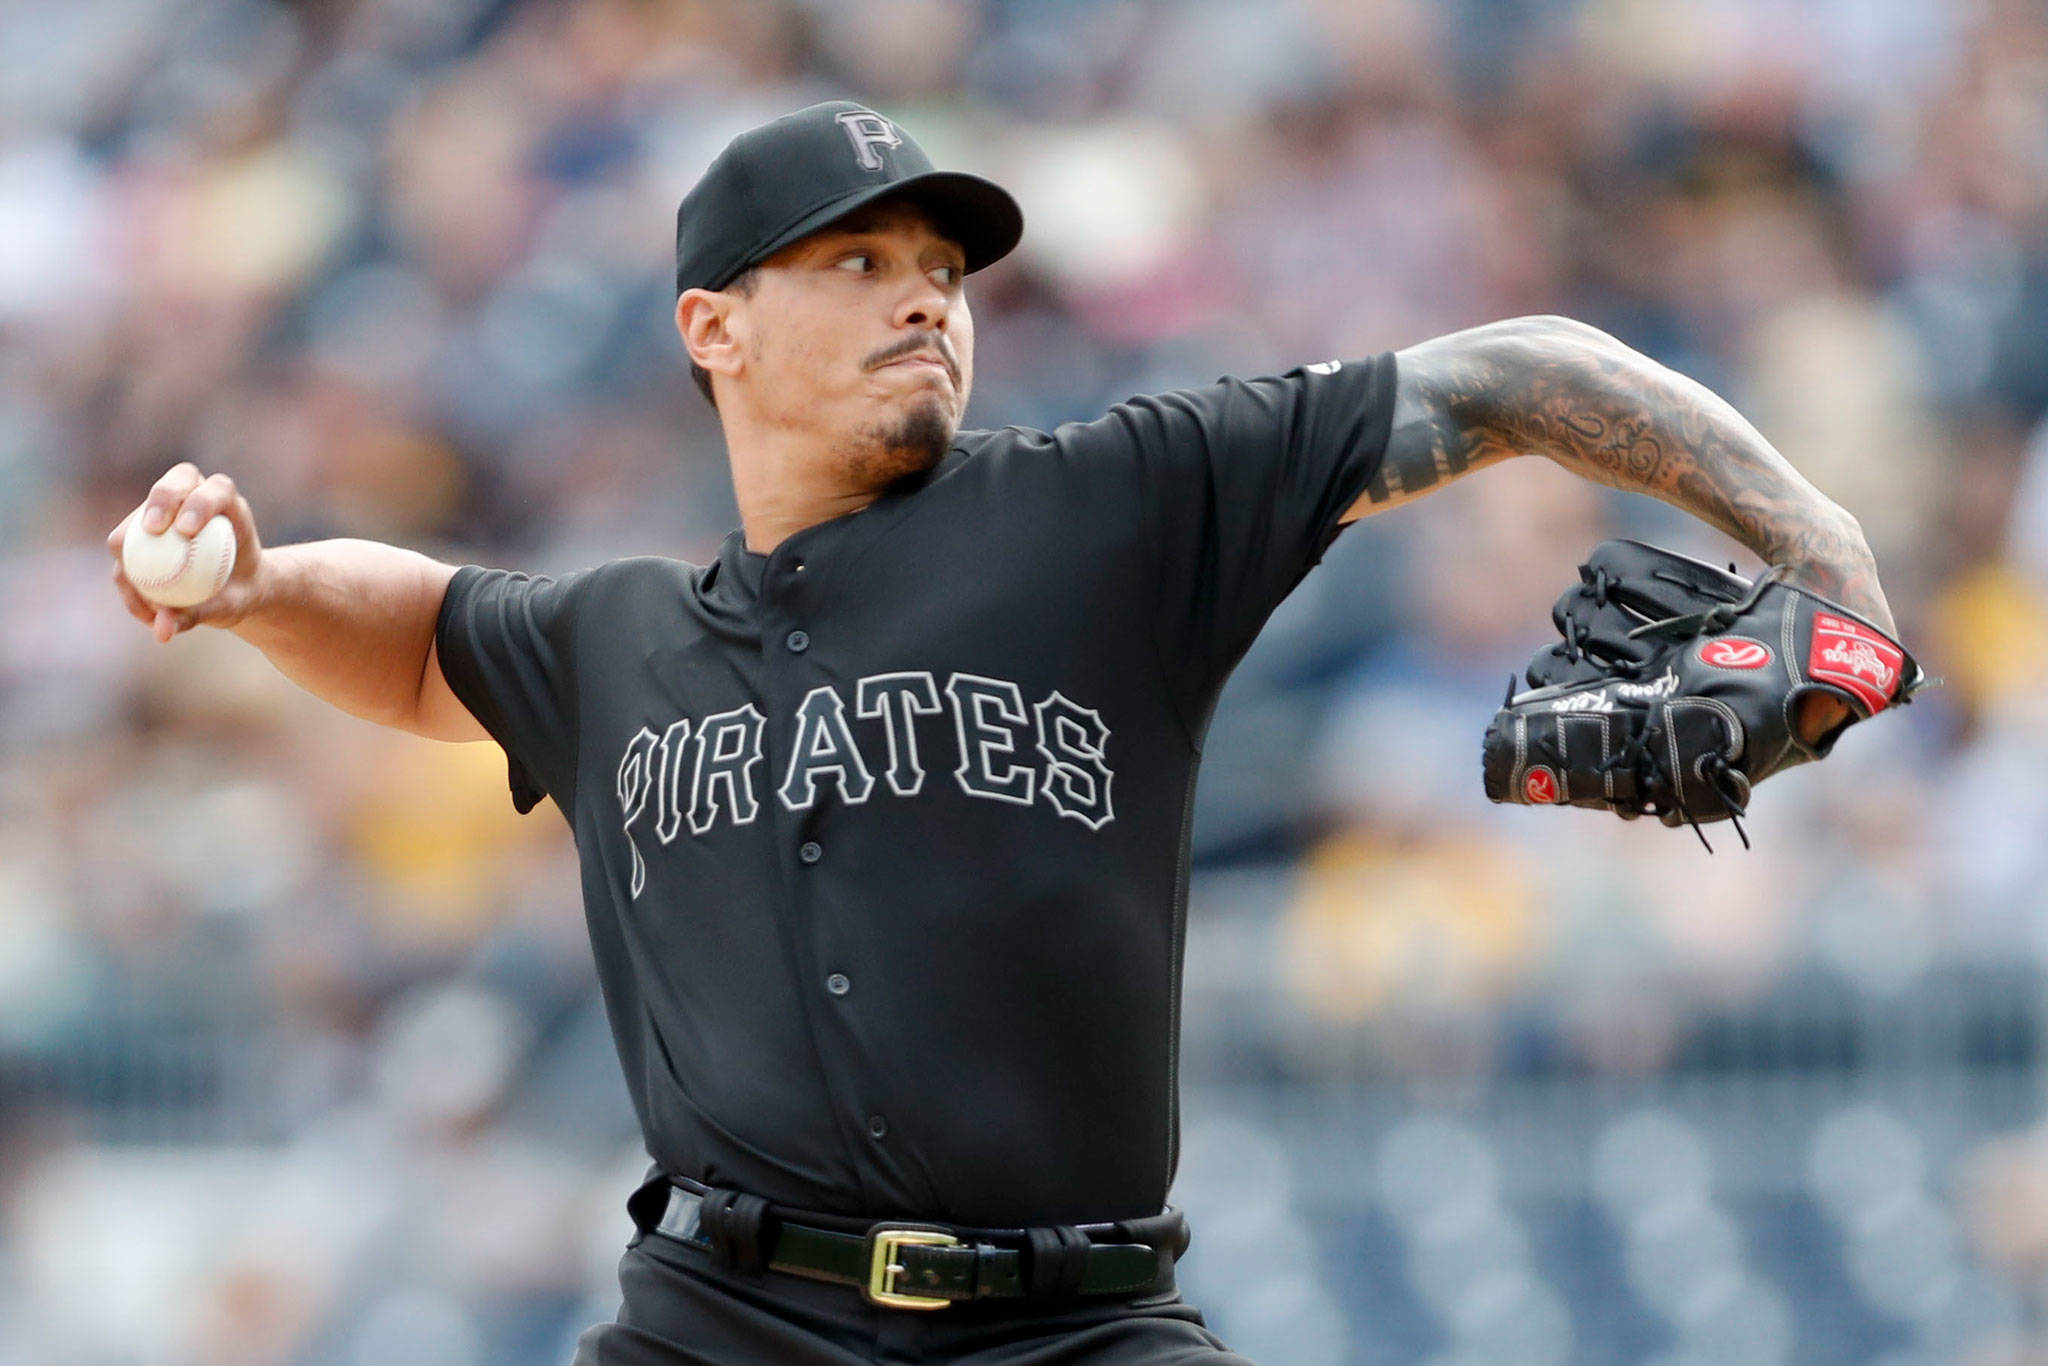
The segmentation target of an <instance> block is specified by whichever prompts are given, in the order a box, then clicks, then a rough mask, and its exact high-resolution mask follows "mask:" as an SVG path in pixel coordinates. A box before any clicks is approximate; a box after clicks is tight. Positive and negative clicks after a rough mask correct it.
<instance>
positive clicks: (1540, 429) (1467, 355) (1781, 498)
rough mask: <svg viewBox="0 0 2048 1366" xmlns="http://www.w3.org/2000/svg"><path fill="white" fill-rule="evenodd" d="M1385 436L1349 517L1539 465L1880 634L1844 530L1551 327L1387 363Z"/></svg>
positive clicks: (1658, 381)
mask: <svg viewBox="0 0 2048 1366" xmlns="http://www.w3.org/2000/svg"><path fill="white" fill-rule="evenodd" d="M1399 371H1400V373H1399V386H1398V389H1397V391H1396V398H1395V405H1394V422H1393V431H1392V434H1391V436H1390V437H1389V439H1388V443H1387V452H1386V456H1385V459H1384V460H1383V461H1382V463H1381V465H1380V468H1379V470H1378V472H1377V473H1375V474H1374V476H1373V478H1372V481H1371V482H1370V483H1369V484H1368V485H1367V487H1366V490H1365V496H1364V497H1363V498H1362V499H1361V500H1360V503H1359V506H1358V508H1357V509H1356V511H1358V512H1359V513H1360V514H1364V513H1368V512H1374V511H1378V510H1379V509H1380V508H1381V507H1385V506H1392V505H1394V504H1396V503H1401V502H1406V501H1407V500H1408V499H1410V498H1413V497H1415V496H1417V495H1419V494H1422V493H1425V492H1428V491H1429V490H1430V489H1432V488H1434V487H1436V486H1437V485H1439V484H1442V483H1445V482H1448V481H1449V480H1452V479H1455V478H1457V477H1458V476H1459V475H1461V474H1464V473H1466V472H1468V471H1470V470H1475V469H1479V468H1481V467H1483V466H1486V465H1490V464H1494V463H1496V462H1498V461H1501V460H1504V459H1506V458H1508V457H1509V456H1513V455H1522V454H1529V453H1534V454H1540V455H1544V456H1548V457H1549V458H1550V459H1552V460H1554V461H1556V462H1557V463H1559V464H1561V465H1564V466H1565V467H1566V468H1568V469H1571V470H1573V471H1574V472H1576V473H1579V474H1583V475H1585V476H1586V477H1588V478H1590V479H1595V480H1598V481H1599V482H1601V483H1603V484H1608V485H1611V486H1612V487H1614V488H1620V489H1629V490H1632V491H1635V492H1638V493H1647V494H1650V495H1651V496H1653V497H1656V498H1661V499H1663V500H1664V501H1665V502H1667V503H1670V504H1672V505H1673V506H1675V507H1679V508H1682V509H1684V510H1685V511H1687V512H1690V513H1692V514H1693V515H1694V516H1696V517H1699V518H1701V519H1702V520H1704V521H1706V522H1708V523H1709V524H1711V525H1713V526H1715V527H1718V528H1719V529H1720V530H1722V531H1724V532H1726V533H1727V534H1728V535H1730V536H1732V537H1734V538H1735V539H1736V540H1737V541H1740V542H1741V543H1742V544H1743V545H1745V546H1747V547H1749V548H1750V549H1751V550H1752V551H1754V552H1755V553H1756V554H1757V555H1758V556H1760V557H1761V558H1763V559H1764V560H1765V561H1766V562H1768V563H1771V564H1782V565H1784V566H1785V567H1786V568H1787V570H1788V571H1789V572H1790V573H1791V575H1792V577H1793V578H1794V580H1795V581H1797V582H1800V583H1804V584H1806V585H1808V586H1810V587H1812V588H1814V589H1815V590H1817V591H1819V592H1822V593H1825V594H1827V595H1828V596H1829V597H1832V598H1834V599H1836V600H1837V601H1839V602H1841V603H1842V604H1843V605H1845V606H1847V607H1849V608H1851V609H1853V610H1855V611H1859V612H1861V613H1863V614H1864V615H1866V616H1868V617H1870V618H1871V619H1872V620H1873V621H1874V622H1876V623H1877V624H1878V625H1880V626H1883V627H1885V628H1886V629H1891V627H1892V620H1891V611H1890V608H1889V607H1888V606H1887V605H1886V603H1885V599H1884V590H1883V589H1882V588H1880V587H1879V586H1878V582H1877V571H1876V567H1875V565H1874V564H1873V562H1872V560H1871V556H1870V550H1869V548H1868V546H1866V545H1865V543H1864V540H1863V534H1862V532H1861V530H1860V529H1859V528H1858V527H1857V525H1856V522H1855V519H1854V518H1852V517H1851V516H1850V515H1849V514H1848V513H1846V512H1844V511H1843V510H1842V509H1841V508H1839V507H1837V506H1835V504H1833V503H1832V502H1830V501H1828V499H1827V498H1826V497H1825V496H1824V495H1823V494H1822V493H1821V492H1820V491H1819V490H1818V489H1816V488H1814V487H1813V485H1811V484H1809V483H1808V482H1807V481H1806V480H1805V479H1804V478H1802V477H1801V476H1800V474H1799V472H1798V471H1797V470H1795V469H1793V468H1792V466H1791V465H1789V464H1788V463H1786V461H1785V458H1784V457H1783V456H1781V455H1779V454H1778V452H1777V451H1776V450H1774V449H1773V448H1772V447H1771V444H1770V443H1769V442H1768V441H1766V440H1764V438H1763V436H1762V434H1761V433H1759V432H1758V431H1757V430H1756V428H1754V427H1752V426H1751V425H1750V424H1749V423H1748V422H1747V421H1746V420H1744V418H1743V417H1742V415H1741V414H1740V413H1738V412H1736V411H1735V409H1734V408H1733V407H1731V406H1729V404H1728V403H1727V402H1726V401H1725V400H1723V399H1721V398H1719V397H1718V396H1716V395H1715V394H1714V393H1713V392H1711V391H1710V390H1708V389H1707V388H1706V387H1705V386H1703V385H1701V384H1699V383H1698V382H1696V381H1694V380H1691V379H1688V378H1687V377H1685V376H1684V375H1681V374H1678V373H1677V372H1676V371H1673V370H1670V369H1667V368H1666V367H1664V366H1662V365H1659V364H1657V363H1656V362H1655V361H1652V360H1650V359H1649V358H1648V357H1646V356H1643V355H1640V354H1638V353H1637V352H1635V351H1632V350H1630V349H1629V348H1627V347H1625V346H1623V345H1622V344H1621V343H1620V342H1617V341H1615V340H1614V339H1613V338H1612V337H1609V336H1607V335H1606V334H1605V333H1603V332H1600V331H1598V330H1597V329H1595V328H1591V327H1587V326H1585V325H1584V324H1582V323H1575V322H1572V321H1570V320H1569V319H1564V318H1517V319H1513V320H1511V321H1508V322H1503V323H1493V324H1489V325H1488V326H1486V327H1478V328H1473V329H1471V330H1470V331H1467V332H1458V333H1454V334H1452V335H1450V336H1448V337H1439V338H1437V339H1436V340H1434V341H1429V342H1424V343H1422V344H1421V345H1420V346H1414V347H1410V348H1408V349H1407V350H1405V351H1403V352H1401V354H1400V357H1399Z"/></svg>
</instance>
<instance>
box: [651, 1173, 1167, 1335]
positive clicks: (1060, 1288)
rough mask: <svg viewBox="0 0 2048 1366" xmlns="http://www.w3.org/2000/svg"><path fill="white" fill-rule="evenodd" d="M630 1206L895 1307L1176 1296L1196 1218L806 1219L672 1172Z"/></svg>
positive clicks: (703, 1241)
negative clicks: (995, 1224)
mask: <svg viewBox="0 0 2048 1366" xmlns="http://www.w3.org/2000/svg"><path fill="white" fill-rule="evenodd" d="M657 1201H663V1202H664V1203H661V1204H657V1203H656V1202H657ZM627 1203H628V1208H629V1209H631V1211H632V1213H633V1217H634V1222H635V1223H636V1224H637V1225H638V1226H639V1227H640V1229H641V1230H642V1231H643V1232H652V1233H659V1234H661V1235H662V1236H663V1237H667V1238H673V1239H675V1240H676V1241H677V1242H682V1243H688V1244H689V1245H691V1246H692V1247H697V1248H701V1249H703V1250H704V1251H706V1252H709V1253H711V1254H712V1255H714V1256H716V1257H718V1258H719V1259H720V1260H721V1261H723V1262H725V1263H726V1264H727V1265H729V1266H732V1267H734V1268H736V1269H739V1270H743V1271H762V1270H767V1271H784V1272H788V1273H789V1274H790V1275H793V1276H807V1277H809V1278H810V1279H812V1280H815V1281H829V1282H831V1283H833V1284H834V1285H850V1286H854V1287H857V1288H858V1289H859V1290H860V1292H861V1293H862V1294H863V1295H865V1296H867V1298H868V1300H869V1301H870V1302H871V1303H874V1304H878V1305H883V1306H886V1307H888V1308H891V1309H943V1308H945V1307H946V1306H947V1305H950V1304H956V1303H960V1302H962V1301H973V1300H1039V1301H1044V1302H1048V1303H1052V1302H1057V1301H1062V1300H1073V1299H1077V1298H1083V1297H1098V1296H1111V1295H1123V1296H1129V1295H1140V1294H1151V1293H1160V1292H1164V1291H1168V1290H1171V1289H1173V1263H1174V1261H1175V1259H1176V1258H1178V1257H1179V1256H1180V1254H1181V1253H1182V1252H1184V1251H1186V1250H1187V1245H1188V1233H1187V1222H1186V1220H1184V1219H1183V1218H1182V1217H1181V1214H1180V1211H1179V1210H1176V1209H1171V1208H1169V1209H1167V1210H1166V1211H1164V1212H1163V1213H1160V1214H1155V1215H1151V1216H1149V1217H1147V1218H1143V1219H1124V1220H1119V1221H1117V1222H1115V1223H1108V1224H1079V1225H1075V1224H1054V1225H1048V1226H1045V1227H1041V1228H1016V1229H982V1228H963V1227H960V1226H957V1225H952V1224H926V1223H915V1222H912V1223H902V1222H893V1221H890V1220H880V1221H867V1220H854V1219H844V1218H840V1217H838V1216H834V1215H820V1214H804V1213H801V1212H800V1211H794V1210H783V1209H781V1208H780V1207H778V1206H774V1205H770V1204H769V1203H768V1202H767V1201H766V1200H763V1199H762V1198H761V1197H760V1196H758V1195H744V1194H741V1193H740V1192H738V1191H729V1190H714V1189H712V1188H710V1187H707V1186H702V1185H700V1184H699V1183H697V1182H694V1181H687V1182H686V1181H680V1180H676V1179H673V1178H665V1177H658V1178H656V1179H654V1180H651V1181H649V1182H648V1183H647V1184H646V1185H644V1186H642V1187H641V1188H640V1189H639V1190H638V1191H635V1192H634V1194H633V1198H632V1199H631V1200H630V1201H628V1202H627ZM657 1209H658V1210H659V1211H660V1213H659V1217H655V1211H656V1210H657Z"/></svg>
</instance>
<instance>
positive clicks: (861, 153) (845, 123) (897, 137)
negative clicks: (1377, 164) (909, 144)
mask: <svg viewBox="0 0 2048 1366" xmlns="http://www.w3.org/2000/svg"><path fill="white" fill-rule="evenodd" d="M838 123H839V126H840V127H841V128H844V129H845V130H846V139H847V141H849V142H851V143H852V144H853V155H854V156H855V158H856V159H858V160H859V162H860V168H861V169H862V170H863V171H879V170H881V169H882V154H881V153H880V152H877V151H876V150H875V149H876V148H877V147H901V146H902V145H903V137H902V135H901V134H900V133H898V132H897V131H896V125H895V124H893V123H891V122H889V120H887V119H885V118H883V117H882V116H881V115H880V114H877V113H874V112H873V111H872V110H867V109H849V110H847V111H846V112H845V113H843V114H840V115H839V116H838Z"/></svg>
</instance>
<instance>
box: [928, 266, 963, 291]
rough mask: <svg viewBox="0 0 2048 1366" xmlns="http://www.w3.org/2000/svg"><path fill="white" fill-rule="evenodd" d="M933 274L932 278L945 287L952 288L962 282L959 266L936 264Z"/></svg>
mask: <svg viewBox="0 0 2048 1366" xmlns="http://www.w3.org/2000/svg"><path fill="white" fill-rule="evenodd" d="M931 274H932V278H933V279H934V280H936V281H937V282H938V284H939V285H940V287H941V288H944V289H951V288H952V287H953V286H955V285H957V284H959V283H960V275H961V270H960V267H958V266H934V267H933V268H932V272H931Z"/></svg>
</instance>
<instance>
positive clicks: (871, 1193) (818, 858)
mask: <svg viewBox="0 0 2048 1366" xmlns="http://www.w3.org/2000/svg"><path fill="white" fill-rule="evenodd" d="M832 529H834V528H830V527H823V528H817V529H814V530H813V531H811V532H810V533H807V534H806V533H800V534H799V535H798V536H795V537H792V538H791V539H790V540H788V541H785V542H784V543H783V544H782V545H780V546H778V547H777V548H776V549H775V551H774V552H773V553H772V554H770V556H769V557H768V562H767V564H766V565H765V566H764V567H763V572H762V575H761V590H760V623H761V691H762V701H763V703H764V704H765V708H766V710H767V712H768V714H769V715H770V716H771V717H775V718H778V719H780V720H781V724H779V725H776V724H771V725H770V726H769V728H768V734H767V736H766V739H765V747H764V754H765V757H766V758H767V761H768V762H767V772H766V774H765V775H764V776H765V778H766V780H767V784H768V787H769V789H770V790H769V792H768V793H766V794H764V796H765V799H766V806H767V809H768V810H769V811H770V812H771V813H772V817H773V820H774V822H775V831H776V856H777V859H778V861H779V862H780V864H781V865H782V870H783V886H784V888H785V893H784V898H783V906H784V910H785V914H784V916H783V917H782V920H783V932H784V944H785V947H786V949H787V951H788V953H789V956H790V970H791V972H792V973H793V974H794V975H795V976H796V979H797V980H796V990H795V992H794V995H795V998H796V1000H797V1001H798V1003H799V1009H801V1010H802V1012H803V1019H804V1027H805V1030H806V1032H807V1033H808V1034H809V1035H810V1039H811V1047H812V1051H813V1053H814V1054H815V1055H816V1057H817V1059H818V1066H819V1071H820V1073H821V1075H822V1078H823V1082H824V1087H825V1091H826V1094H827V1095H828V1096H829V1097H830V1099H831V1103H832V1110H833V1118H834V1120H835V1121H836V1123H837V1126H838V1130H839V1134H840V1139H841V1142H842V1143H843V1144H845V1145H846V1147H847V1149H848V1157H849V1159H850V1161H849V1167H850V1168H851V1170H853V1171H854V1172H855V1173H856V1174H857V1176H858V1177H859V1178H860V1179H861V1180H862V1182H863V1185H865V1186H867V1187H868V1189H866V1190H864V1191H863V1192H862V1193H863V1195H864V1196H865V1197H866V1198H867V1199H868V1200H869V1201H873V1200H874V1199H876V1198H877V1196H878V1194H879V1193H878V1192H877V1191H876V1190H875V1189H873V1183H872V1180H871V1179H870V1177H869V1174H870V1173H872V1172H874V1170H875V1167H876V1164H875V1162H874V1148H875V1147H876V1145H878V1144H880V1143H882V1142H883V1141H884V1140H886V1139H887V1137H888V1117H887V1115H886V1113H885V1112H884V1109H883V1107H882V1106H881V1105H880V1103H879V1099H880V1098H879V1097H877V1096H876V1095H874V1094H873V1091H874V1078H873V1077H872V1076H870V1075H868V1073H867V1071H866V1070H865V1069H864V1068H862V1067H861V1066H860V1063H859V1051H858V1049H856V1048H854V1047H852V1046H851V1036H850V1033H849V1030H848V1028H847V1021H846V1018H845V1016H844V1014H843V1013H842V1012H845V1011H849V1010H853V1009H857V1008H858V998H857V995H856V993H857V991H858V983H856V982H855V981H854V979H853V978H852V977H851V976H850V975H849V974H848V972H847V971H846V970H845V968H846V966H847V965H843V964H837V963H827V962H824V961H822V958H823V956H822V955H821V954H820V952H819V947H820V945H821V944H823V943H824V942H825V941H826V939H827V937H828V936H827V935H826V933H825V928H826V927H825V926H824V925H823V924H822V923H821V919H820V917H821V914H822V912H821V909H820V908H821V907H823V906H825V905H827V904H829V903H830V901H831V899H832V898H831V897H830V895H829V893H828V889H829V888H830V886H831V885H832V879H833V877H834V873H833V847H832V846H833V839H834V835H835V831H834V828H833V827H834V826H835V825H836V826H837V827H838V831H837V832H838V833H839V834H842V835H843V834H844V833H845V826H844V823H843V822H835V821H834V820H832V818H831V817H832V813H835V812H838V811H839V810H840V808H841V807H842V805H843V803H842V802H841V801H839V800H837V799H838V798H839V797H840V796H841V795H842V794H841V792H840V789H839V788H837V787H832V786H828V787H826V788H824V789H823V790H822V791H820V792H818V793H817V794H816V795H815V797H814V799H813V800H811V801H809V802H808V803H802V802H793V801H792V800H791V798H790V797H789V796H788V795H786V793H785V784H786V782H787V781H788V780H789V778H790V776H791V773H792V771H793V768H794V763H793V761H794V758H795V754H796V749H797V746H798V744H799V743H800V739H801V736H802V735H803V734H804V729H805V728H804V725H803V724H802V713H803V708H804V703H805V699H806V698H808V697H809V696H810V695H811V693H812V692H813V690H815V689H819V688H830V687H831V686H832V684H833V682H834V680H835V675H837V674H839V673H840V672H841V671H840V670H837V669H835V668H833V666H832V661H833V660H835V659H837V658H840V657H842V652H843V646H844V643H843V642H841V641H837V640H834V639H833V637H832V632H833V630H834V629H835V627H834V626H833V625H831V624H829V623H827V622H825V621H824V620H823V619H822V618H821V617H818V616H816V615H814V614H813V610H812V609H813V606H814V604H815V603H816V602H817V600H818V598H819V596H820V594H819V591H818V588H819V584H820V579H821V576H822V573H823V568H822V566H821V565H820V564H819V560H820V558H821V557H826V556H829V555H830V553H831V552H830V548H829V546H827V545H825V544H822V542H825V541H828V540H829V539H830V538H831V537H830V532H831V530H832ZM799 542H800V543H801V547H800V548H799V544H798V543H799ZM836 629H838V630H846V629H848V628H847V627H846V626H845V625H844V624H841V625H839V626H838V627H837V628H836Z"/></svg>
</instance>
